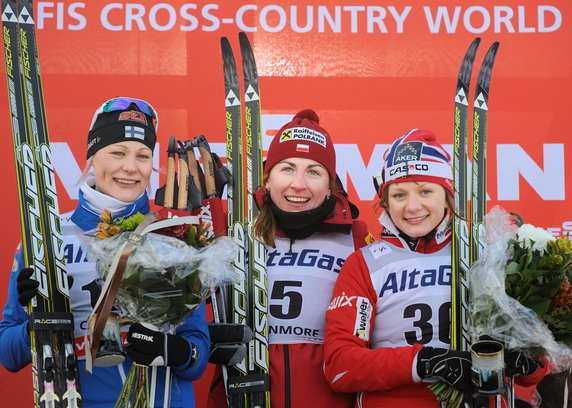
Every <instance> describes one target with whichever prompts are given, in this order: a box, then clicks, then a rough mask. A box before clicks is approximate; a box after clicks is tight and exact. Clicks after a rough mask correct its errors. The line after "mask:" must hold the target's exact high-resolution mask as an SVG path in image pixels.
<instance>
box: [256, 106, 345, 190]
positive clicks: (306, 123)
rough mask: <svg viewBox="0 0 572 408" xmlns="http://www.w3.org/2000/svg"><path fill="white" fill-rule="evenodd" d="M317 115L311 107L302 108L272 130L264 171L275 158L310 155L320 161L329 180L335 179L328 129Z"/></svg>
mask: <svg viewBox="0 0 572 408" xmlns="http://www.w3.org/2000/svg"><path fill="white" fill-rule="evenodd" d="M319 123H320V118H318V115H317V114H316V112H314V111H313V110H311V109H304V110H303V111H300V112H298V113H297V114H296V116H294V118H293V119H292V120H291V121H290V122H289V123H287V124H285V125H284V126H282V128H281V129H280V130H279V131H278V133H276V136H274V139H272V143H270V148H269V149H268V155H267V156H266V164H265V166H264V172H265V173H269V172H270V170H271V169H272V167H274V165H275V164H276V163H278V162H279V161H282V160H284V159H287V158H289V157H301V158H305V159H312V160H315V161H317V162H318V163H320V164H321V165H323V166H324V167H325V168H326V170H327V171H328V173H329V175H330V179H331V180H335V179H336V152H335V150H334V145H333V144H332V139H331V138H330V135H329V134H328V132H327V131H326V130H325V129H324V128H322V127H321V126H320V125H319Z"/></svg>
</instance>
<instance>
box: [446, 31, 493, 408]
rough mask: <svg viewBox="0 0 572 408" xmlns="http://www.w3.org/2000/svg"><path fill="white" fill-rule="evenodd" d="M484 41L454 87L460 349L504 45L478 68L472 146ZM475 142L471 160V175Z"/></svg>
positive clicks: (475, 402) (454, 314) (456, 337)
mask: <svg viewBox="0 0 572 408" xmlns="http://www.w3.org/2000/svg"><path fill="white" fill-rule="evenodd" d="M479 44H480V38H476V39H475V40H473V42H472V43H471V45H470V46H469V48H468V49H467V52H466V53H465V56H464V57H463V60H462V63H461V67H460V69H459V74H458V79H457V88H456V93H455V114H454V135H453V184H454V190H455V212H456V213H457V215H458V217H455V220H454V222H453V239H452V251H451V257H452V259H451V269H452V270H451V272H452V273H451V276H452V278H451V348H452V349H457V350H469V349H470V345H471V337H470V333H469V328H470V315H469V299H470V288H469V281H468V273H469V268H470V266H471V265H472V264H473V262H475V261H476V260H477V259H478V256H479V254H480V253H481V252H482V248H483V247H484V242H483V238H484V235H483V231H484V216H485V213H486V127H487V110H488V95H489V86H490V79H491V73H492V68H493V64H494V59H495V57H496V52H497V50H498V46H499V43H498V42H495V43H493V44H492V46H491V47H490V49H489V50H488V51H487V53H486V55H485V57H484V59H483V62H482V64H481V67H480V69H479V74H478V77H477V85H476V92H475V94H476V97H475V99H474V102H473V123H472V125H473V127H472V132H471V136H472V137H471V147H469V137H468V134H469V132H468V128H469V88H470V80H471V73H472V69H473V64H474V60H475V56H476V53H477V49H478V47H479ZM470 148H471V158H472V165H471V177H470V178H469V177H468V176H469V174H468V167H469V159H468V152H469V149H470ZM469 205H470V211H469ZM469 214H470V218H468V216H469ZM465 404H466V405H468V406H470V407H488V406H489V401H488V398H485V397H476V398H474V399H473V398H469V399H468V400H467V401H466V402H465ZM495 406H496V407H500V396H498V397H497V398H495Z"/></svg>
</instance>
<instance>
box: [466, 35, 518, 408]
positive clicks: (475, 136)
mask: <svg viewBox="0 0 572 408" xmlns="http://www.w3.org/2000/svg"><path fill="white" fill-rule="evenodd" d="M498 47H499V43H498V42H494V43H493V44H492V45H491V46H490V48H489V49H488V51H487V53H486V54H485V57H484V58H483V62H482V64H481V68H480V69H479V75H478V77H477V85H476V88H475V99H474V103H473V132H472V138H471V144H472V146H471V147H472V152H471V158H472V166H471V174H472V180H471V194H470V199H471V234H470V240H469V242H470V251H469V252H470V261H469V262H470V264H471V265H472V264H473V263H474V262H476V261H477V260H478V259H479V256H480V255H482V254H483V253H484V249H485V245H486V243H485V241H484V238H485V223H484V220H485V215H486V213H487V191H486V186H487V171H486V170H487V162H486V159H487V154H486V147H487V140H486V136H487V119H488V102H489V87H490V81H491V74H492V69H493V65H494V62H495V58H496V54H497V51H498ZM511 388H512V387H511ZM507 391H509V392H508V393H507V394H508V395H507V399H508V401H509V403H510V404H512V402H511V401H512V400H513V398H512V391H510V390H507ZM476 400H477V401H478V402H479V405H478V406H482V407H488V406H489V405H491V404H492V405H493V406H494V407H495V408H500V407H501V395H497V396H496V397H495V398H494V399H493V400H494V403H492V402H491V403H489V399H488V398H484V397H481V398H478V399H476ZM509 407H510V405H509ZM510 408H512V407H510Z"/></svg>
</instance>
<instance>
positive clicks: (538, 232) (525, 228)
mask: <svg viewBox="0 0 572 408" xmlns="http://www.w3.org/2000/svg"><path fill="white" fill-rule="evenodd" d="M516 239H517V240H518V243H519V244H520V246H521V247H522V248H525V249H529V248H530V249H532V250H533V251H539V252H540V255H542V254H544V252H545V251H546V245H547V244H548V241H554V240H555V238H554V236H553V235H552V234H550V233H549V232H548V231H546V230H544V229H542V228H538V227H535V226H534V225H530V224H523V225H521V226H520V228H519V229H518V232H517V233H516Z"/></svg>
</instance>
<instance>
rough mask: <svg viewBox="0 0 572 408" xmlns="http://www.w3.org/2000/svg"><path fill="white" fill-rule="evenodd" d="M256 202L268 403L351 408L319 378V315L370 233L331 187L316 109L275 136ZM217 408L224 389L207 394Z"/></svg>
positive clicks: (332, 167)
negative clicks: (264, 281)
mask: <svg viewBox="0 0 572 408" xmlns="http://www.w3.org/2000/svg"><path fill="white" fill-rule="evenodd" d="M255 198H256V202H257V205H258V207H259V208H260V213H259V216H258V219H257V221H256V224H255V234H256V235H258V236H259V237H261V239H262V240H263V241H264V243H265V244H266V246H267V249H268V256H267V262H266V266H267V273H268V293H269V299H268V305H269V308H268V309H269V314H268V319H269V339H268V340H269V354H270V381H271V384H270V395H271V406H272V407H284V408H290V407H300V408H302V407H313V408H322V407H323V408H336V407H340V408H341V407H352V406H353V404H354V400H355V396H354V395H353V394H342V393H337V392H334V391H333V390H332V389H331V388H330V387H329V385H328V383H327V381H326V379H325V377H324V371H323V363H324V360H323V341H324V325H325V320H324V315H325V312H326V310H327V308H328V305H329V303H330V297H331V294H332V288H333V287H334V283H335V281H336V279H337V277H338V273H339V271H340V268H341V266H342V264H343V262H344V261H345V259H346V257H347V256H348V255H349V254H351V253H352V252H353V251H354V250H355V249H356V248H360V247H362V246H365V245H366V244H367V241H366V239H367V240H368V241H369V242H371V240H370V239H368V237H369V238H371V235H369V234H368V232H367V227H366V225H365V223H364V222H362V221H358V220H356V219H355V218H356V217H357V209H356V208H355V207H354V206H353V205H351V204H350V203H349V201H348V200H347V199H346V198H345V195H344V194H343V192H342V191H340V189H338V187H337V186H336V154H335V150H334V146H333V144H332V141H331V138H330V135H329V134H328V132H327V131H326V130H325V129H323V128H322V127H321V126H320V125H319V118H318V116H317V115H316V113H315V112H314V111H312V110H303V111H301V112H299V113H298V114H297V115H296V116H295V117H294V118H293V119H292V121H291V122H289V123H288V124H286V125H285V126H283V127H282V128H281V129H280V130H279V131H278V133H277V134H276V136H275V137H274V139H273V140H272V143H271V145H270V148H269V150H268V155H267V158H266V162H265V166H264V185H263V186H262V188H261V189H260V190H258V191H256V192H255ZM352 209H353V211H352ZM217 376H220V371H219V372H217V373H215V382H216V381H217ZM218 380H219V381H220V377H219V378H218ZM219 385H222V381H221V382H220V383H219ZM221 406H226V402H225V401H224V393H223V391H222V386H220V387H219V389H218V391H215V392H212V393H211V395H210V396H209V407H210V408H213V407H221Z"/></svg>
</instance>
